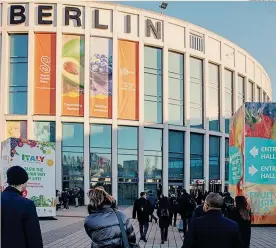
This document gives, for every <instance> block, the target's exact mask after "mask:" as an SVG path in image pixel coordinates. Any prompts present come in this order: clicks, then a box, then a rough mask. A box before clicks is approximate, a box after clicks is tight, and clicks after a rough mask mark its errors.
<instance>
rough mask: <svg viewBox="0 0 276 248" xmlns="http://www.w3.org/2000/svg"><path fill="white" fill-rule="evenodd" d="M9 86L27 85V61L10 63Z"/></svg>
mask: <svg viewBox="0 0 276 248" xmlns="http://www.w3.org/2000/svg"><path fill="white" fill-rule="evenodd" d="M10 86H28V63H11V64H10ZM26 90H27V88H26Z"/></svg>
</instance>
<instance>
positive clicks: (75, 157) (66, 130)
mask: <svg viewBox="0 0 276 248" xmlns="http://www.w3.org/2000/svg"><path fill="white" fill-rule="evenodd" d="M62 168H63V189H66V188H76V187H79V188H82V189H83V188H84V174H83V173H84V170H83V169H84V159H83V124H81V123H63V126H62Z"/></svg>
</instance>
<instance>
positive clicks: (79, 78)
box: [62, 35, 84, 116]
mask: <svg viewBox="0 0 276 248" xmlns="http://www.w3.org/2000/svg"><path fill="white" fill-rule="evenodd" d="M83 114H84V36H79V35H63V36H62V115H65V116H83Z"/></svg>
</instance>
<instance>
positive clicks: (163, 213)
mask: <svg viewBox="0 0 276 248" xmlns="http://www.w3.org/2000/svg"><path fill="white" fill-rule="evenodd" d="M160 216H161V217H169V216H170V213H169V210H168V209H167V208H163V209H161V211H160Z"/></svg>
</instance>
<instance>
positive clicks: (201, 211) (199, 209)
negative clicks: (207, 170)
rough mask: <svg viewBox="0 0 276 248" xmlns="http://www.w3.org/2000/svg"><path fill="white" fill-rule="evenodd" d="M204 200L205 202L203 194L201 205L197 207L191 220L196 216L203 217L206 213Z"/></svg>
mask: <svg viewBox="0 0 276 248" xmlns="http://www.w3.org/2000/svg"><path fill="white" fill-rule="evenodd" d="M204 202H205V196H204V195H202V196H201V205H199V206H198V207H197V208H196V209H195V211H194V214H193V217H192V220H191V221H194V220H195V219H196V218H199V217H202V216H204V215H205V212H204Z"/></svg>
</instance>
